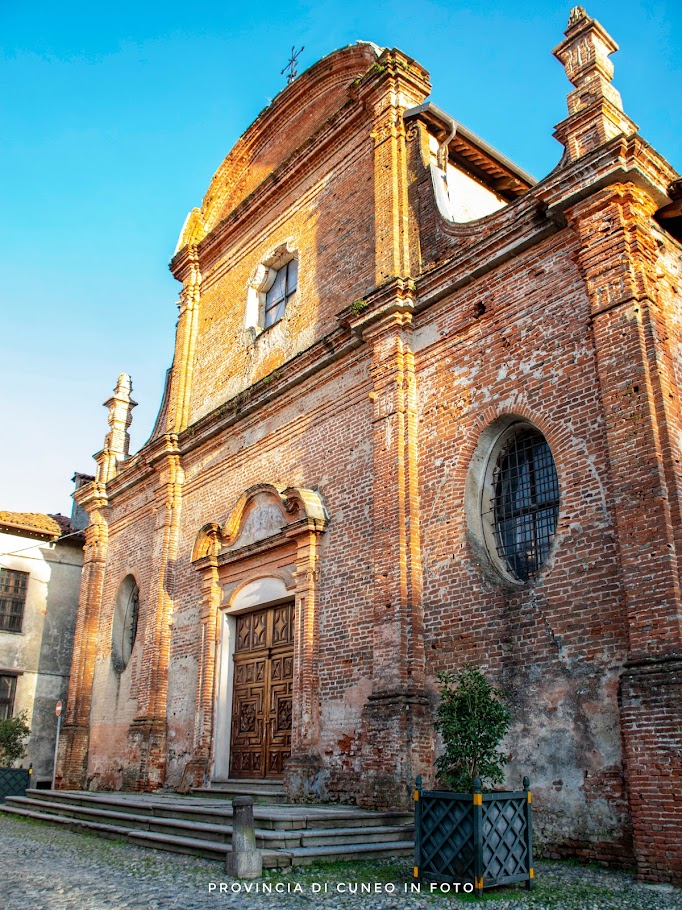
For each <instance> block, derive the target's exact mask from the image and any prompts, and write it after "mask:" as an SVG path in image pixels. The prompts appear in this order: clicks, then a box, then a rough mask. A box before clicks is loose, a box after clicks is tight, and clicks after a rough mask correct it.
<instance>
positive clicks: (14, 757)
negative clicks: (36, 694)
mask: <svg viewBox="0 0 682 910" xmlns="http://www.w3.org/2000/svg"><path fill="white" fill-rule="evenodd" d="M30 733H31V731H30V729H29V726H28V724H27V723H26V712H25V711H22V712H21V714H17V715H16V716H15V717H5V718H3V719H2V720H0V802H4V800H5V797H6V796H19V795H23V793H24V791H25V790H26V788H27V787H28V786H29V785H30V783H31V770H30V768H15V767H14V765H15V764H16V763H17V762H18V761H21V759H22V758H25V757H26V740H27V739H28V737H29V735H30Z"/></svg>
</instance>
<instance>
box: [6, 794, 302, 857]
mask: <svg viewBox="0 0 682 910" xmlns="http://www.w3.org/2000/svg"><path fill="white" fill-rule="evenodd" d="M1 814H6V815H19V816H21V817H23V818H32V819H35V820H36V821H43V822H49V823H50V824H53V825H63V826H64V827H65V828H68V829H69V831H89V832H90V833H92V834H97V835H99V836H100V837H108V838H110V839H112V840H118V839H120V838H125V839H126V840H127V841H128V843H130V844H137V845H138V846H141V847H152V848H154V849H157V850H170V851H172V852H175V853H189V854H193V855H194V856H203V857H205V858H206V859H214V860H219V861H220V862H223V863H224V862H225V856H226V854H227V852H228V850H229V849H230V847H229V845H228V844H224V843H223V844H220V843H217V842H215V841H210V840H203V839H201V838H191V837H179V836H171V835H168V834H161V833H160V832H155V831H138V830H136V829H133V830H131V831H126V830H125V828H120V827H119V826H118V825H105V824H98V823H96V822H93V821H76V820H74V819H72V818H68V817H67V816H64V815H51V814H49V813H47V812H38V811H36V810H33V809H23V808H19V807H10V806H6V805H3V806H0V815H1ZM261 852H262V854H263V868H265V869H283V868H285V867H286V866H290V865H291V859H290V857H289V856H288V855H287V854H285V853H282V852H280V851H276V850H262V851H261Z"/></svg>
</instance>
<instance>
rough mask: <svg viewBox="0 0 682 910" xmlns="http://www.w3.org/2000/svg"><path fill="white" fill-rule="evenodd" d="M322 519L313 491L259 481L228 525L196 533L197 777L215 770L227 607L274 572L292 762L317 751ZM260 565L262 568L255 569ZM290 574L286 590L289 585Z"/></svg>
mask: <svg viewBox="0 0 682 910" xmlns="http://www.w3.org/2000/svg"><path fill="white" fill-rule="evenodd" d="M273 506H274V507H275V508H274V509H273ZM259 509H261V510H262V512H263V514H264V515H265V513H266V512H267V513H268V517H267V521H265V520H264V521H262V522H259V520H258V515H257V514H256V515H254V513H257V512H258V510H259ZM327 522H328V518H327V513H326V510H325V508H324V504H323V502H322V499H321V497H320V495H319V494H318V493H316V492H315V491H313V490H306V489H301V488H297V487H296V488H294V487H289V488H287V489H285V490H281V489H280V488H278V487H276V486H274V485H272V484H257V485H256V486H253V487H250V488H249V489H248V490H247V491H246V492H245V493H243V494H242V496H241V497H240V499H239V501H238V502H237V504H236V505H235V507H234V509H233V510H232V512H231V514H230V517H229V518H228V520H227V521H226V522H225V524H223V525H221V524H219V523H215V522H214V523H210V524H207V525H205V526H204V527H203V528H202V529H201V531H200V532H199V534H198V535H197V539H196V543H195V546H194V551H193V554H192V563H193V565H194V566H195V568H196V569H197V570H198V571H199V572H200V573H201V576H202V595H201V600H202V615H201V635H200V661H199V664H200V666H199V674H198V679H197V702H196V715H195V717H196V720H195V736H194V757H193V759H192V762H191V765H192V770H193V773H194V776H195V778H196V777H197V776H200V775H199V774H198V772H202V769H203V772H202V773H203V778H204V779H209V778H210V777H211V776H212V773H213V768H212V767H211V763H212V760H213V756H214V752H215V749H214V734H215V730H216V704H217V699H218V697H219V695H220V692H219V686H220V685H221V682H220V673H219V660H220V641H221V634H222V633H223V632H224V628H223V623H224V619H223V616H224V611H225V610H226V609H227V610H230V608H231V607H234V605H235V603H236V604H237V605H238V606H237V611H236V612H239V611H240V607H239V603H240V601H239V599H238V596H239V592H240V591H242V592H244V591H247V589H248V587H249V585H252V584H253V583H254V582H255V581H257V580H258V578H261V579H263V578H266V577H269V578H276V577H279V578H280V579H281V580H282V581H283V582H284V583H285V587H286V588H287V591H289V590H290V591H291V593H292V594H293V596H294V600H295V631H294V668H295V669H294V686H293V698H292V736H291V749H292V758H291V760H293V762H294V764H296V763H298V764H301V763H303V764H305V763H306V761H309V759H310V758H311V757H314V756H315V755H316V754H317V742H318V731H319V717H318V709H317V701H318V700H317V689H318V680H317V670H316V668H317V657H318V653H317V652H318V640H319V636H318V629H317V624H318V616H317V602H318V588H317V586H318V558H319V537H320V535H321V534H322V533H323V532H324V530H325V528H326V526H327ZM258 565H260V569H257V568H255V567H256V566H258ZM275 566H277V569H276V570H274V571H273V567H275ZM287 575H288V576H289V577H290V578H291V581H292V586H291V588H289V587H288V586H287V585H286V577H287ZM244 597H246V594H242V601H241V604H242V608H243V609H248V608H249V606H248V605H247V604H245V602H244V599H243V598H244ZM228 647H229V645H228ZM229 682H230V681H229V677H228V680H227V681H226V680H225V679H224V678H223V685H225V684H226V683H229ZM285 782H286V769H285Z"/></svg>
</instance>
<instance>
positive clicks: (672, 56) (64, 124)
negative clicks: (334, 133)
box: [0, 0, 682, 513]
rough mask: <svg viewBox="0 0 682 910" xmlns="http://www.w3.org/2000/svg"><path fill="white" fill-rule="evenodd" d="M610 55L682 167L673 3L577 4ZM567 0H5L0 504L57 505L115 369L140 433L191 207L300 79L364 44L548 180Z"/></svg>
mask: <svg viewBox="0 0 682 910" xmlns="http://www.w3.org/2000/svg"><path fill="white" fill-rule="evenodd" d="M586 8H587V11H588V13H589V14H590V15H591V16H593V17H595V18H597V19H599V21H600V22H601V23H602V25H603V26H604V27H605V28H606V29H607V31H609V32H610V34H611V35H612V36H613V37H614V38H615V40H616V41H617V42H618V44H619V45H620V48H621V50H620V52H619V53H617V54H615V55H614V57H613V58H612V60H613V62H614V64H615V68H616V75H615V78H614V84H615V86H616V87H617V88H618V89H619V91H620V92H621V94H622V96H623V102H624V107H625V110H626V112H627V113H628V114H629V115H630V116H631V117H632V119H633V120H634V121H635V122H636V123H638V124H639V126H640V130H641V133H642V135H643V136H644V137H645V138H646V139H647V140H648V141H649V142H650V143H651V144H652V145H653V146H654V147H655V148H656V149H657V150H658V151H659V152H661V153H662V154H663V155H664V156H665V157H666V158H667V159H668V160H669V161H670V162H671V163H672V164H673V165H674V166H675V167H676V168H677V169H678V171H679V170H682V149H681V147H680V146H681V143H680V136H681V135H682V123H681V121H682V105H681V104H680V97H681V96H682V78H681V76H682V64H681V61H682V39H681V38H680V35H681V34H682V4H679V3H678V2H676V0H667V2H660V3H657V2H637V0H634V2H627V0H625V2H622V0H621V2H614V0H596V2H589V3H587V4H586ZM569 9H570V3H566V4H563V3H557V2H551V3H550V2H537V3H531V4H525V5H524V4H520V3H518V2H511V0H508V2H501V3H493V4H490V3H482V2H475V0H471V2H463V3H435V2H419V3H415V2H413V3H407V2H403V0H398V2H391V3H388V2H384V0H380V2H373V3H367V2H358V0H347V2H343V3H341V2H324V0H322V2H289V3H277V4H275V3H269V2H264V3H261V4H259V5H255V6H248V5H246V4H240V5H239V6H238V7H233V6H231V5H230V4H229V3H227V4H226V3H224V2H223V3H215V2H213V0H211V2H201V0H198V2H196V3H194V4H188V3H180V2H177V0H166V2H164V3H156V2H151V3H150V2H145V0H139V2H137V3H132V2H130V0H120V2H118V3H117V4H109V5H104V4H102V5H100V4H92V3H91V2H88V3H82V2H69V0H66V2H65V3H61V4H58V3H54V2H53V0H51V2H49V3H47V2H44V0H36V2H34V3H31V4H22V5H19V4H10V3H9V0H0V42H1V44H0V121H1V123H2V127H1V129H0V175H1V176H0V205H1V211H2V219H1V223H0V260H2V261H1V262H0V265H1V267H2V270H1V275H2V283H1V285H0V307H1V309H0V339H1V351H2V354H1V356H0V397H1V401H2V405H1V406H2V411H3V414H4V421H3V433H2V438H3V445H2V453H3V454H2V470H1V471H0V510H1V509H10V510H15V511H41V512H56V511H62V512H65V513H68V512H69V511H70V507H71V505H70V500H69V494H70V492H71V483H70V478H71V475H72V473H73V472H74V471H75V470H81V471H89V472H92V471H93V469H94V462H93V461H92V458H91V456H92V454H93V453H94V452H96V451H97V450H98V449H100V448H101V446H102V442H103V438H104V434H105V432H106V430H107V423H106V412H105V410H104V408H103V407H102V402H103V401H104V400H105V399H106V398H107V397H108V396H109V395H110V394H111V390H112V389H113V386H114V384H115V382H116V377H117V376H118V374H119V373H120V372H122V371H126V372H129V373H130V374H131V375H132V378H133V386H134V392H133V397H134V398H135V399H136V400H137V401H138V402H139V406H138V408H137V409H136V410H135V413H134V421H133V426H132V430H131V436H132V448H133V450H135V449H137V448H139V447H140V446H141V445H142V444H143V443H144V442H145V440H146V438H147V436H148V434H149V432H150V430H151V427H152V424H153V422H154V418H155V415H156V411H157V409H158V406H159V402H160V398H161V390H162V385H163V379H164V373H165V370H166V368H167V367H168V365H169V364H170V361H171V357H172V351H173V336H174V327H175V320H176V316H177V309H176V306H175V303H176V300H177V296H178V290H179V286H178V285H177V283H176V282H175V280H174V279H173V278H172V276H171V275H170V273H169V271H168V262H169V260H170V258H171V256H172V254H173V250H174V248H175V243H176V241H177V237H178V233H179V231H180V228H181V226H182V223H183V221H184V218H185V215H186V214H187V212H188V211H189V209H191V208H192V207H193V206H195V205H199V204H200V202H201V199H202V197H203V194H204V192H205V190H206V189H207V187H208V183H209V181H210V179H211V177H212V175H213V173H214V171H215V170H216V169H217V167H218V166H219V164H220V162H221V161H222V159H223V158H224V157H225V155H226V154H227V153H228V152H229V150H230V148H231V147H232V146H233V144H234V143H235V141H236V140H237V138H238V137H239V136H240V134H241V133H242V132H243V131H244V130H245V129H246V127H247V126H248V125H249V123H251V121H252V120H253V119H254V118H255V117H256V116H257V114H258V113H259V111H260V110H262V108H263V107H265V106H266V105H267V104H268V102H269V101H270V100H271V99H272V98H273V97H274V96H275V95H276V94H277V93H278V91H280V89H281V88H283V87H284V84H285V80H284V77H283V76H281V75H280V70H281V69H282V67H283V66H284V65H285V63H286V61H287V58H288V54H289V51H290V49H291V46H292V45H294V44H295V45H296V46H297V47H300V46H301V45H305V50H304V52H303V54H302V56H301V58H300V60H301V69H304V68H306V67H307V66H310V65H312V64H313V63H314V62H315V61H316V60H318V59H319V58H320V57H321V56H323V55H324V54H326V53H329V52H330V51H331V50H333V49H334V48H337V47H341V46H343V45H345V44H348V43H351V42H353V41H355V40H357V39H363V40H370V41H374V42H375V43H377V44H379V45H382V46H391V47H399V48H401V49H402V50H403V51H405V52H406V53H408V54H410V55H411V56H413V57H415V58H416V59H417V60H418V61H419V62H420V63H421V64H422V65H423V66H425V67H426V68H427V69H428V70H429V71H430V73H431V79H432V83H433V94H432V99H433V101H434V102H435V103H436V104H438V105H439V106H440V107H442V108H444V109H445V110H447V111H448V112H449V113H450V114H452V116H454V117H455V118H456V119H457V120H459V121H461V122H462V123H464V124H466V125H467V126H468V127H469V128H470V129H472V130H474V132H476V133H478V134H479V135H481V136H482V137H483V138H484V139H486V140H487V141H488V142H490V143H491V144H492V145H494V146H496V147H497V148H499V149H500V150H501V151H502V152H504V153H505V154H506V155H507V156H509V157H510V158H512V159H513V160H514V161H516V162H517V163H518V164H519V165H520V166H521V167H523V168H524V169H526V170H527V171H530V172H531V173H532V174H534V176H536V177H538V178H541V177H542V176H544V175H545V174H546V173H547V172H548V171H549V170H550V169H551V168H552V167H553V166H554V165H555V164H556V162H557V160H558V158H559V156H560V151H561V149H560V146H559V145H558V143H557V142H556V141H555V140H554V139H553V138H552V131H553V128H554V125H555V124H556V123H558V122H559V121H560V120H562V119H563V118H564V117H565V115H566V94H567V92H568V90H569V88H570V86H569V83H568V81H567V79H566V77H565V75H564V72H563V69H562V67H561V66H560V64H559V63H558V62H557V61H556V60H555V59H554V58H553V57H552V55H551V51H552V48H553V47H555V46H556V45H557V44H558V43H559V41H560V40H561V38H562V36H563V30H564V28H565V27H566V22H567V19H568V13H569Z"/></svg>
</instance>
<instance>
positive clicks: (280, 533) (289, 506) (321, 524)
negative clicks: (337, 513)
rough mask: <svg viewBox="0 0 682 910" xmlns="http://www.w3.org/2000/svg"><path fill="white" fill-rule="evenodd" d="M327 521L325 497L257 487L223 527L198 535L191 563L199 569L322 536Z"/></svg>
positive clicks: (212, 524) (299, 490)
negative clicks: (300, 537)
mask: <svg viewBox="0 0 682 910" xmlns="http://www.w3.org/2000/svg"><path fill="white" fill-rule="evenodd" d="M328 520H329V519H328V516H327V511H326V509H325V507H324V503H323V501H322V497H321V496H320V494H319V493H317V492H316V491H314V490H307V489H304V488H302V487H287V488H286V489H281V488H279V487H276V486H275V485H273V484H269V483H261V484H256V485H255V486H252V487H249V489H248V490H246V491H245V492H244V493H242V495H241V496H240V497H239V500H238V501H237V503H236V504H235V506H234V508H233V509H232V512H231V513H230V516H229V518H228V519H227V521H226V522H225V523H224V524H220V523H219V522H210V523H209V524H206V525H204V527H203V528H202V529H201V530H200V531H199V533H198V535H197V539H196V541H195V544H194V550H193V552H192V562H193V563H195V564H198V566H200V565H201V563H202V561H203V560H207V559H209V560H210V559H211V558H214V559H215V558H218V560H219V561H229V560H230V559H232V558H234V557H235V556H238V555H242V554H244V553H245V552H249V551H252V550H258V549H260V548H261V547H264V546H272V545H273V544H276V543H277V542H278V541H281V540H284V539H286V538H291V537H294V536H296V535H297V534H301V533H306V532H307V533H311V532H312V533H317V534H319V533H322V532H323V531H324V530H325V528H326V526H327V523H328Z"/></svg>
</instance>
